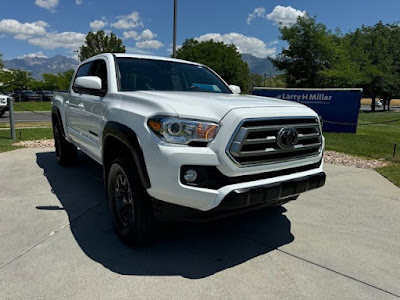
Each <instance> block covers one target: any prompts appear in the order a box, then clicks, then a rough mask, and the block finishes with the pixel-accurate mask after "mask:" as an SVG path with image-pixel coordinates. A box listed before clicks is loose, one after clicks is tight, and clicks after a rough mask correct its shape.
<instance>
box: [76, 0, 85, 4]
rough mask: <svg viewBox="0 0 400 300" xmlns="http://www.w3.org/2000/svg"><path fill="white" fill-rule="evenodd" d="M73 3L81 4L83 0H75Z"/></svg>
mask: <svg viewBox="0 0 400 300" xmlns="http://www.w3.org/2000/svg"><path fill="white" fill-rule="evenodd" d="M75 3H76V4H77V5H81V4H82V3H83V0H75Z"/></svg>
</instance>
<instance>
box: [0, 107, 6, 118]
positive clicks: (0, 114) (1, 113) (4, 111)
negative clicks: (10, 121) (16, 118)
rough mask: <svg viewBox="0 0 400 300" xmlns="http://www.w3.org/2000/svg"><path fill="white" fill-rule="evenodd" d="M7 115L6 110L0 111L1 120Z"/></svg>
mask: <svg viewBox="0 0 400 300" xmlns="http://www.w3.org/2000/svg"><path fill="white" fill-rule="evenodd" d="M5 113H6V109H5V108H4V109H2V110H0V118H1V117H2V116H4V114H5Z"/></svg>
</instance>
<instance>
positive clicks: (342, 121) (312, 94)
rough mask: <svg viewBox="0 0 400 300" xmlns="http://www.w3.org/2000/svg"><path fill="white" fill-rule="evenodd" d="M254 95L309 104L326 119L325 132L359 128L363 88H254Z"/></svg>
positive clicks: (348, 130) (352, 131)
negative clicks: (358, 121)
mask: <svg viewBox="0 0 400 300" xmlns="http://www.w3.org/2000/svg"><path fill="white" fill-rule="evenodd" d="M253 95H257V96H264V97H273V98H279V99H283V100H290V101H295V102H299V103H302V104H305V105H307V106H308V107H310V108H312V109H313V110H314V111H316V112H317V113H318V114H319V115H320V116H321V117H322V119H323V120H324V127H323V131H324V132H349V133H355V132H356V130H357V120H358V112H359V110H360V101H361V95H362V89H277V88H254V90H253Z"/></svg>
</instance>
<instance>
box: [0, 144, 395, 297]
mask: <svg viewBox="0 0 400 300" xmlns="http://www.w3.org/2000/svg"><path fill="white" fill-rule="evenodd" d="M0 166H1V167H0V182H1V183H2V193H1V194H0V203H1V209H0V299H3V300H4V299H276V298H279V299H397V298H400V255H399V253H400V189H399V188H397V187H396V186H394V185H393V184H392V183H390V182H389V181H387V180H386V179H384V178H383V177H381V176H380V175H379V174H377V173H376V172H374V171H369V170H362V169H357V168H353V167H343V166H335V165H326V171H327V175H328V179H327V184H326V186H325V187H323V188H321V189H319V190H315V191H311V192H308V193H306V194H304V195H302V196H300V197H299V199H298V200H296V201H294V202H291V203H289V204H286V205H285V206H284V207H278V208H274V209H269V210H264V211H260V212H257V213H253V214H250V215H246V216H240V217H236V218H232V219H228V220H224V221H218V222H212V223H206V224H176V225H168V226H165V227H164V228H163V231H162V234H160V237H159V239H158V241H157V242H155V243H154V244H152V245H149V246H145V247H140V248H129V247H127V246H125V245H124V244H122V243H121V242H120V241H119V239H118V238H117V236H116V235H115V234H114V231H113V228H112V224H111V219H110V216H109V212H108V206H107V203H106V201H105V198H104V193H103V185H102V170H101V167H100V166H98V165H97V164H96V163H94V162H92V161H91V160H90V159H89V158H87V157H86V156H83V155H82V156H81V157H80V161H79V163H78V164H77V165H76V166H74V167H70V168H61V167H59V166H58V165H57V164H56V162H55V157H54V152H53V149H42V150H39V151H38V150H36V151H35V150H33V149H23V150H16V151H12V152H7V153H1V154H0Z"/></svg>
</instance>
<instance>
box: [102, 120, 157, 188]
mask: <svg viewBox="0 0 400 300" xmlns="http://www.w3.org/2000/svg"><path fill="white" fill-rule="evenodd" d="M102 137H103V138H102V159H103V166H104V182H105V183H106V182H107V180H106V179H107V175H108V174H107V173H106V172H108V171H107V166H108V164H109V162H106V161H104V158H105V155H104V154H105V150H106V147H107V139H108V138H109V137H113V138H116V139H117V140H119V141H120V142H121V143H123V144H124V145H125V146H126V147H127V148H128V149H129V151H130V153H131V154H132V157H133V159H134V161H135V165H136V166H137V171H138V174H139V177H140V180H141V182H142V184H143V187H144V188H145V189H148V188H150V187H151V184H150V178H149V175H148V173H147V168H146V163H145V161H144V156H143V150H142V147H141V146H140V143H139V140H138V138H137V135H136V133H135V132H134V131H133V130H132V129H130V128H129V127H127V126H125V125H123V124H121V123H117V122H113V121H109V122H107V123H106V125H105V126H104V130H103V136H102Z"/></svg>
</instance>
